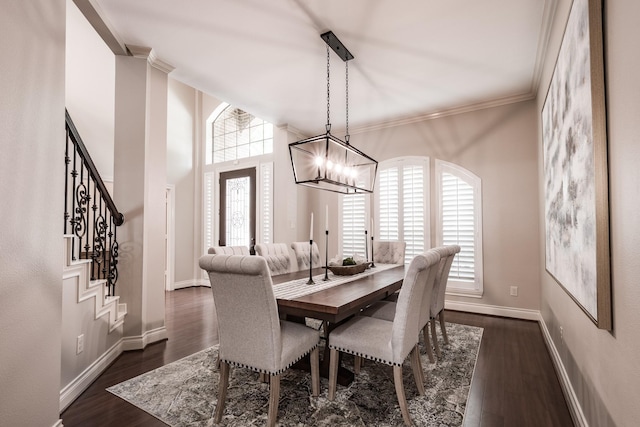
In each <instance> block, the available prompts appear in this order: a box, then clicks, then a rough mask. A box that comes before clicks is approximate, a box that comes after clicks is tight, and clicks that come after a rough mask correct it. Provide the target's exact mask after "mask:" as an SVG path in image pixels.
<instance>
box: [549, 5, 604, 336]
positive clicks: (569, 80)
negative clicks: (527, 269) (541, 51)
mask: <svg viewBox="0 0 640 427" xmlns="http://www.w3.org/2000/svg"><path fill="white" fill-rule="evenodd" d="M542 143H543V157H544V206H545V233H546V235H545V267H546V270H547V271H548V272H549V274H551V275H552V276H553V278H554V279H555V280H556V281H557V282H558V283H559V284H560V286H562V287H563V288H564V290H565V291H566V292H567V293H568V294H569V295H570V296H571V298H573V300H574V301H575V302H576V303H577V304H578V305H579V306H580V307H581V308H582V310H583V311H584V312H585V313H586V315H587V316H589V318H591V320H592V321H593V322H594V323H595V324H596V325H597V326H598V327H599V328H601V329H607V330H611V328H612V315H611V273H610V255H609V204H608V171H607V133H606V112H605V91H604V58H603V33H602V0H573V4H572V6H571V11H570V13H569V19H568V20H567V25H566V28H565V32H564V36H563V39H562V44H561V47H560V51H559V53H558V58H557V60H556V64H555V68H554V71H553V75H552V77H551V82H550V85H549V90H548V92H547V96H546V98H545V101H544V106H543V108H542Z"/></svg>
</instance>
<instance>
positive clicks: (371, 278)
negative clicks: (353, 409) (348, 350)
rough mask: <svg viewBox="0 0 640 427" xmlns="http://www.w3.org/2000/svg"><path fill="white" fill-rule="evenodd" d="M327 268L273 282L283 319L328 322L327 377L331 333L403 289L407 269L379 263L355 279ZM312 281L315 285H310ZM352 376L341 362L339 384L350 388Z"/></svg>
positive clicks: (276, 278) (322, 369)
mask: <svg viewBox="0 0 640 427" xmlns="http://www.w3.org/2000/svg"><path fill="white" fill-rule="evenodd" d="M325 268H326V267H320V268H315V269H313V270H311V271H309V270H302V271H295V272H290V273H285V274H279V275H274V276H272V277H271V280H272V282H273V290H274V294H275V296H276V301H277V304H278V312H279V314H280V317H281V318H286V319H287V320H292V321H298V322H301V323H304V322H305V318H312V319H318V320H321V321H324V322H326V326H327V328H326V330H325V332H326V333H328V335H329V336H328V337H325V347H324V351H323V358H322V361H321V363H320V374H321V375H322V376H324V377H325V378H327V377H328V372H329V353H330V351H329V347H328V342H329V339H330V336H331V330H332V329H333V328H335V327H336V326H338V325H339V324H340V323H341V322H343V321H345V320H347V319H349V318H351V317H352V316H354V315H356V314H358V313H359V312H360V311H361V310H362V309H363V308H365V307H367V306H369V305H370V304H372V303H374V302H376V301H379V300H382V299H385V298H386V297H388V296H389V295H391V294H393V293H394V292H396V291H397V290H398V289H400V287H401V286H402V281H403V279H404V272H405V267H404V265H397V264H376V266H375V267H370V268H367V269H366V270H365V271H364V272H362V273H359V274H354V275H352V276H341V275H335V274H333V273H331V272H326V271H325ZM310 278H311V280H312V282H313V283H309V281H310ZM325 279H328V280H325ZM353 377H354V374H353V372H351V371H350V370H348V369H347V368H345V367H344V366H343V365H342V363H341V364H340V368H339V372H338V383H339V384H341V385H348V384H350V383H351V381H353Z"/></svg>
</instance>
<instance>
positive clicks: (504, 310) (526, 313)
mask: <svg viewBox="0 0 640 427" xmlns="http://www.w3.org/2000/svg"><path fill="white" fill-rule="evenodd" d="M444 307H445V308H446V309H447V310H456V311H466V312H468V313H478V314H487V315H490V316H502V317H512V318H515V319H523V320H535V321H539V320H540V312H539V311H538V310H530V309H527V308H514V307H501V306H497V305H487V304H478V303H474V302H465V301H445V302H444Z"/></svg>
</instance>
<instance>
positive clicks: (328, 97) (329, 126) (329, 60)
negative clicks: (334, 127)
mask: <svg viewBox="0 0 640 427" xmlns="http://www.w3.org/2000/svg"><path fill="white" fill-rule="evenodd" d="M330 63H331V55H330V54H329V45H327V132H329V131H330V130H331V119H330V116H329V111H330V105H331V104H330V96H329V81H330V79H329V64H330Z"/></svg>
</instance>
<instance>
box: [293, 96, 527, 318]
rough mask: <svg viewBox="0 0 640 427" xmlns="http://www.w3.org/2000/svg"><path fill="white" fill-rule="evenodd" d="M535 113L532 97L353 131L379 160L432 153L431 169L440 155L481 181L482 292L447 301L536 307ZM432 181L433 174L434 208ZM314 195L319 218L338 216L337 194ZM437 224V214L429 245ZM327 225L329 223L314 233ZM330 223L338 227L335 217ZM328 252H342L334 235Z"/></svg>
mask: <svg viewBox="0 0 640 427" xmlns="http://www.w3.org/2000/svg"><path fill="white" fill-rule="evenodd" d="M536 117H537V112H536V104H535V102H534V101H528V102H520V103H516V104H510V105H505V106H502V107H496V108H489V109H484V110H479V111H474V112H469V113H465V114H458V115H452V116H445V117H441V118H438V119H433V120H424V121H421V122H417V123H411V124H406V125H402V126H396V127H389V128H384V129H380V130H374V131H369V132H361V133H357V134H352V136H351V143H352V144H353V145H354V146H356V147H357V148H359V149H361V150H363V151H364V152H365V153H367V154H369V155H370V156H372V157H373V158H374V159H376V160H377V161H379V162H380V161H383V160H387V159H391V158H395V157H401V156H429V157H430V158H431V171H432V174H433V170H434V161H435V159H441V160H446V161H448V162H452V163H455V164H458V165H460V166H462V167H464V168H466V169H468V170H470V171H471V172H473V173H474V174H476V175H478V176H479V177H480V178H481V179H482V207H483V212H482V217H483V230H482V233H483V256H484V259H483V261H484V263H483V264H484V295H483V297H482V298H480V299H478V298H470V297H457V296H447V301H455V302H456V303H459V304H464V303H471V304H482V305H484V306H485V308H484V310H485V311H486V310H489V311H490V312H494V313H495V314H505V313H504V312H500V313H498V312H496V311H495V309H494V308H495V307H510V308H515V309H517V310H520V313H519V314H516V315H521V314H522V312H523V311H524V312H525V314H526V315H528V314H529V312H528V310H534V311H536V310H538V309H539V301H540V293H539V280H540V273H539V271H540V256H539V251H538V223H539V218H538V215H539V213H538V209H537V207H538V192H537V191H538V182H537V173H538V167H537V132H538V131H537V129H536V126H537V118H536ZM289 167H290V166H289ZM434 184H435V180H434V179H433V177H432V179H431V186H432V191H431V194H432V200H431V206H432V212H435V209H434V208H435V198H434V197H433V196H434V195H435V191H434V190H433V185H434ZM311 191H314V190H311ZM316 192H317V193H318V191H316ZM314 197H315V196H314ZM311 200H312V201H311V205H312V208H313V210H314V211H315V212H316V215H317V213H318V212H321V213H322V215H324V206H325V203H328V204H329V206H330V209H331V210H332V212H335V214H333V215H332V216H336V215H337V206H338V200H339V199H338V198H337V197H333V198H332V197H327V198H323V199H318V200H313V199H311ZM322 215H321V218H323V216H322ZM307 221H308V220H307ZM307 224H308V223H307ZM332 224H333V220H332ZM435 224H436V221H435V217H433V216H432V218H431V226H432V230H431V237H432V239H433V241H432V244H435V236H436V233H435V228H434V227H435ZM323 227H324V221H322V224H321V225H320V228H318V227H316V229H315V232H318V233H319V232H321V230H322V228H323ZM331 227H337V222H336V223H335V225H332V226H331ZM330 237H331V235H330ZM333 245H335V246H333ZM329 251H330V252H329V253H330V254H334V255H335V253H334V252H336V253H337V239H335V241H334V240H332V241H331V242H330V244H329ZM510 286H518V288H519V289H518V290H519V293H518V297H512V296H510V295H509V288H510ZM467 309H473V308H472V307H467ZM491 310H493V311H491ZM533 314H534V313H531V315H533Z"/></svg>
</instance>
